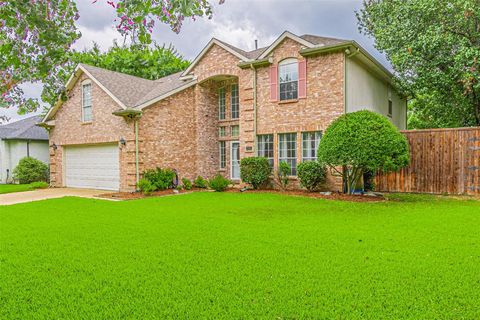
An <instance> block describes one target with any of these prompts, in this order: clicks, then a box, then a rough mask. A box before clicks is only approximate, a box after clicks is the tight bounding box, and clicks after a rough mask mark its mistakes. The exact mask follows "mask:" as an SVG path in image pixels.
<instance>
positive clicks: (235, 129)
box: [230, 126, 240, 138]
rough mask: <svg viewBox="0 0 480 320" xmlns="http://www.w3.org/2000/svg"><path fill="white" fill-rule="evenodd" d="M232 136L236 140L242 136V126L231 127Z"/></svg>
mask: <svg viewBox="0 0 480 320" xmlns="http://www.w3.org/2000/svg"><path fill="white" fill-rule="evenodd" d="M230 135H231V136H232V137H234V138H236V137H238V136H239V135H240V126H231V127H230Z"/></svg>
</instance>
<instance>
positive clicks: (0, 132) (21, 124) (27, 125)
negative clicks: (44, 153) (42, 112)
mask: <svg viewBox="0 0 480 320" xmlns="http://www.w3.org/2000/svg"><path fill="white" fill-rule="evenodd" d="M39 122H42V117H41V116H33V117H30V118H26V119H23V120H19V121H16V122H12V123H9V124H5V125H2V126H0V139H21V140H48V133H47V130H45V129H44V128H41V127H38V126H36V124H37V123H39Z"/></svg>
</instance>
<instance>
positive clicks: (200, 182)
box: [193, 176, 208, 189]
mask: <svg viewBox="0 0 480 320" xmlns="http://www.w3.org/2000/svg"><path fill="white" fill-rule="evenodd" d="M193 185H194V186H195V188H200V189H206V188H207V187H208V181H207V180H205V179H204V178H203V177H202V176H198V177H197V178H196V179H195V181H193Z"/></svg>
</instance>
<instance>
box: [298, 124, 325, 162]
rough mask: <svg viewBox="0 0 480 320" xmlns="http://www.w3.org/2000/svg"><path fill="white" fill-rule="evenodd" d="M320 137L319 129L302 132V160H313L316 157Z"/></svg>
mask: <svg viewBox="0 0 480 320" xmlns="http://www.w3.org/2000/svg"><path fill="white" fill-rule="evenodd" d="M321 138H322V132H321V131H316V132H303V133H302V161H314V160H316V159H317V150H318V145H319V144H320V139H321Z"/></svg>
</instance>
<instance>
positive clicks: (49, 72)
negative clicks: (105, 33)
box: [0, 0, 224, 113]
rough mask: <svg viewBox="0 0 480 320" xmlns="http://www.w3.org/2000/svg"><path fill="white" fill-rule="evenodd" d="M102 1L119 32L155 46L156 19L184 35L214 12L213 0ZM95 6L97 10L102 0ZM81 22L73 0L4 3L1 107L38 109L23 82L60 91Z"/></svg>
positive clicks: (9, 0) (0, 49)
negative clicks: (189, 24) (185, 26)
mask: <svg viewBox="0 0 480 320" xmlns="http://www.w3.org/2000/svg"><path fill="white" fill-rule="evenodd" d="M82 1H83V0H82ZM103 1H104V2H106V3H108V4H109V5H110V6H111V7H112V10H115V12H116V14H117V17H118V19H117V20H118V23H117V25H116V28H117V30H118V31H119V32H120V33H121V34H122V35H123V36H125V37H130V38H131V39H132V42H133V43H135V44H141V45H148V44H150V43H151V42H152V40H151V36H150V34H151V33H152V32H153V30H154V27H155V23H156V22H158V21H159V22H161V23H166V24H168V25H170V27H171V28H172V30H173V31H174V32H180V29H181V26H182V23H183V21H184V20H185V19H186V18H192V19H195V18H196V17H208V18H211V17H212V14H213V11H212V4H211V2H210V1H209V0H188V1H186V0H147V1H145V0H103ZM218 1H219V3H223V2H224V0H218ZM92 2H93V3H92V6H95V3H96V2H98V0H93V1H92ZM78 18H79V13H78V10H77V7H76V5H75V0H7V1H0V108H1V107H18V108H19V111H20V112H22V113H25V112H29V111H33V110H35V109H36V108H37V107H38V106H39V104H38V101H37V100H35V99H26V98H25V97H24V95H23V91H22V89H21V85H22V84H24V83H31V82H41V83H44V84H47V85H48V86H50V87H56V88H61V86H62V84H63V79H64V77H65V75H64V73H66V72H68V69H69V64H70V61H69V58H70V54H69V53H71V52H72V49H71V48H72V45H73V44H74V42H75V41H76V40H78V39H79V38H80V36H81V34H80V32H79V31H78V29H77V26H76V24H75V22H76V21H77V20H78Z"/></svg>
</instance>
